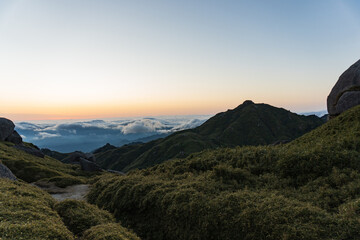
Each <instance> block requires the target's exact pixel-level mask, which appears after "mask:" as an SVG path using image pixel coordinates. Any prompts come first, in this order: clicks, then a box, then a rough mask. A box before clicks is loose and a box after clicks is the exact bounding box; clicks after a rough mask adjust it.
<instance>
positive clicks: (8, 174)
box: [0, 163, 16, 181]
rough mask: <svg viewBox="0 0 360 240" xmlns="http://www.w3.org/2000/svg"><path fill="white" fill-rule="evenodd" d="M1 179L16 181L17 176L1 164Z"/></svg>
mask: <svg viewBox="0 0 360 240" xmlns="http://www.w3.org/2000/svg"><path fill="white" fill-rule="evenodd" d="M0 178H7V179H10V180H13V181H15V180H16V177H15V175H14V174H13V173H12V172H11V170H10V169H9V168H8V167H6V166H5V165H3V164H1V163H0Z"/></svg>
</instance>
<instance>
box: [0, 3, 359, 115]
mask: <svg viewBox="0 0 360 240" xmlns="http://www.w3.org/2000/svg"><path fill="white" fill-rule="evenodd" d="M359 53H360V1H358V0H316V1H314V0H301V1H300V0H294V1H288V0H271V1H269V0H246V1H245V0H222V1H214V0H197V1H194V0H153V1H147V0H131V1H122V0H118V1H115V0H98V1H94V0H76V1H74V0H61V1H60V0H51V1H49V0H0V115H1V116H3V117H7V118H10V119H12V120H16V121H20V120H40V119H44V120H46V119H90V118H91V119H95V118H114V117H139V116H161V115H168V116H169V115H192V114H198V115H204V114H210V115H211V114H215V113H217V112H221V111H226V110H227V109H232V108H235V107H236V106H238V105H239V104H241V103H242V102H243V101H244V100H247V99H251V100H253V101H254V102H257V103H267V104H271V105H274V106H277V107H283V108H285V109H288V110H291V111H293V112H309V111H319V110H325V109H326V97H327V95H328V94H329V92H330V90H331V88H332V87H333V85H334V84H335V83H336V81H337V79H338V77H339V76H340V74H341V73H342V72H344V71H345V70H346V69H347V68H348V67H349V66H350V65H352V64H353V63H354V62H356V61H357V60H358V59H359V58H360V55H359Z"/></svg>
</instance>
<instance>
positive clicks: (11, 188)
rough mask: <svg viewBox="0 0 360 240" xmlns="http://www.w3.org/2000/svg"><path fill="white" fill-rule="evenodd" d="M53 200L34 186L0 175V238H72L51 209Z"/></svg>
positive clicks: (42, 239) (8, 239) (5, 239)
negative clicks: (3, 177)
mask: <svg viewBox="0 0 360 240" xmlns="http://www.w3.org/2000/svg"><path fill="white" fill-rule="evenodd" d="M54 203H55V202H54V200H53V199H52V197H51V196H50V195H49V194H47V193H45V192H43V191H42V190H40V189H38V188H36V187H34V186H31V185H29V184H26V183H22V182H19V181H16V182H14V181H10V180H6V179H2V178H0V239H2V240H18V239H19V240H20V239H22V240H25V239H29V240H38V239H39V240H40V239H41V240H46V239H49V240H53V239H58V240H71V239H74V238H73V234H72V233H71V232H70V231H69V230H68V229H67V228H66V227H65V225H64V224H63V222H62V221H61V218H60V217H59V215H58V214H57V213H56V211H54V210H53V208H52V207H53V205H54Z"/></svg>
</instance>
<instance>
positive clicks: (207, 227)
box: [88, 106, 360, 240]
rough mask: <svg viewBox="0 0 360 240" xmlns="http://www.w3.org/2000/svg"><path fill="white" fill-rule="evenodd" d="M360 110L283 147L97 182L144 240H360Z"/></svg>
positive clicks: (226, 151) (241, 150)
mask: <svg viewBox="0 0 360 240" xmlns="http://www.w3.org/2000/svg"><path fill="white" fill-rule="evenodd" d="M359 139H360V106H358V107H355V108H353V109H351V110H349V111H347V112H346V113H343V114H342V115H341V116H339V117H337V118H335V119H333V120H331V121H329V122H328V123H327V124H325V125H323V126H321V127H319V128H318V129H316V130H314V131H312V132H310V133H308V134H306V135H304V136H303V137H301V138H299V139H297V140H295V141H293V142H291V143H290V144H286V145H281V146H261V147H237V148H232V149H230V148H219V149H217V150H212V151H204V152H202V153H198V154H193V155H190V156H189V157H187V158H186V159H180V160H173V161H168V162H166V163H164V164H160V165H157V166H155V167H152V168H149V169H145V170H141V171H133V172H130V173H129V174H128V175H127V176H110V175H108V176H104V177H101V178H98V181H97V182H96V183H95V184H94V186H93V189H92V190H91V192H90V194H89V196H88V197H89V201H90V202H91V203H95V204H97V205H99V206H100V207H104V208H105V209H107V210H109V211H111V212H113V213H114V214H115V216H116V218H117V219H119V220H121V221H122V222H123V223H124V224H126V225H128V226H130V227H131V228H132V229H134V231H135V232H136V233H137V234H138V235H139V236H140V237H142V239H259V240H260V239H274V240H275V239H276V240H277V239H283V240H286V239H314V240H315V239H329V240H330V239H360V214H359V209H360V204H359V202H360V140H359Z"/></svg>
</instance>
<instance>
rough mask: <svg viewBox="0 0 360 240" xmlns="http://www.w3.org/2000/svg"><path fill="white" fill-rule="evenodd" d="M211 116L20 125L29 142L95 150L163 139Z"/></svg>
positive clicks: (51, 147) (48, 122) (29, 123)
mask: <svg viewBox="0 0 360 240" xmlns="http://www.w3.org/2000/svg"><path fill="white" fill-rule="evenodd" d="M209 117H210V116H181V117H158V118H129V119H114V120H87V121H47V122H44V121H33V122H17V123H16V130H17V131H18V132H19V134H21V135H22V136H24V138H25V139H26V141H28V142H32V143H34V144H36V145H38V146H39V147H41V148H50V149H52V150H56V151H60V152H71V151H75V150H80V151H85V152H88V151H92V150H94V149H96V148H98V147H101V146H102V145H104V144H106V143H110V144H113V145H115V146H121V145H123V144H126V143H130V142H134V141H139V140H138V139H144V138H145V139H152V137H153V138H156V137H164V136H167V135H168V134H171V133H173V132H175V131H181V130H185V129H189V128H194V127H197V126H199V125H201V124H202V123H203V122H205V121H206V120H207V119H208V118H209Z"/></svg>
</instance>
